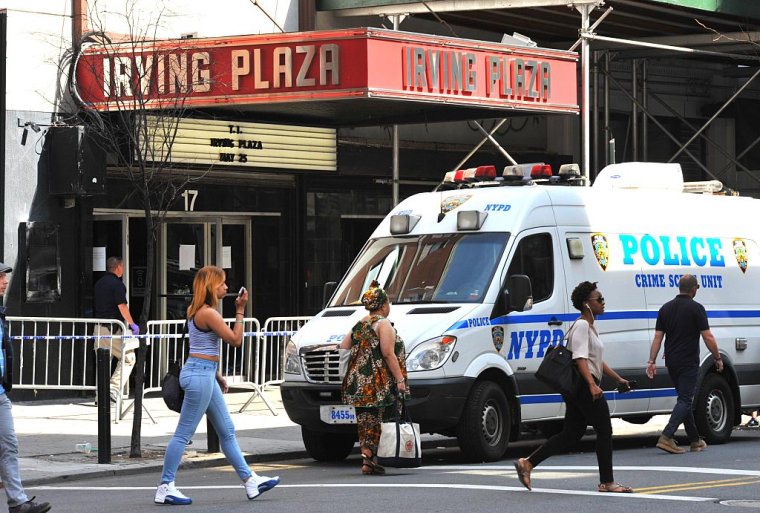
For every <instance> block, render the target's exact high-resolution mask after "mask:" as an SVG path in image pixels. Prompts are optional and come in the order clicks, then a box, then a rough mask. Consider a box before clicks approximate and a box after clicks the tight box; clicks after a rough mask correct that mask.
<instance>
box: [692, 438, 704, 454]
mask: <svg viewBox="0 0 760 513" xmlns="http://www.w3.org/2000/svg"><path fill="white" fill-rule="evenodd" d="M705 449H707V442H705V441H704V440H702V439H701V438H700V439H699V440H697V441H696V442H692V443H691V452H699V451H704V450H705Z"/></svg>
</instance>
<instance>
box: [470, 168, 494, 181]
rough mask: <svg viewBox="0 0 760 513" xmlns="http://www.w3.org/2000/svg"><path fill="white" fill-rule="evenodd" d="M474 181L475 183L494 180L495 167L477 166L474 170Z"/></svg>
mask: <svg viewBox="0 0 760 513" xmlns="http://www.w3.org/2000/svg"><path fill="white" fill-rule="evenodd" d="M475 180H477V181H486V180H496V167H495V166H478V167H477V168H476V169H475Z"/></svg>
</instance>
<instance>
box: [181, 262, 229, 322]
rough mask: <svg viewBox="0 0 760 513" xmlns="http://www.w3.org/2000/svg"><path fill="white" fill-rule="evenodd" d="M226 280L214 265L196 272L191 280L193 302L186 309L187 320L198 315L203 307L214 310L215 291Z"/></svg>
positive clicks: (217, 300) (215, 301)
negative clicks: (206, 306)
mask: <svg viewBox="0 0 760 513" xmlns="http://www.w3.org/2000/svg"><path fill="white" fill-rule="evenodd" d="M226 278H227V276H226V275H225V273H224V271H223V270H222V269H220V268H219V267H217V266H215V265H207V266H205V267H201V268H200V269H199V270H198V272H197V273H196V274H195V278H194V279H193V301H192V303H190V306H188V307H187V318H188V319H191V318H192V317H193V315H195V314H196V313H198V310H200V309H201V307H203V305H208V306H210V307H211V308H216V306H217V304H218V303H219V299H217V297H216V289H217V288H219V285H221V284H222V283H224V280H225V279H226Z"/></svg>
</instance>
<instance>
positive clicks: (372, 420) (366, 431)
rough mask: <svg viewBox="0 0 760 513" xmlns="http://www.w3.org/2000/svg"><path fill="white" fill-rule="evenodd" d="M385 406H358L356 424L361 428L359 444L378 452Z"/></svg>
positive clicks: (363, 447)
mask: <svg viewBox="0 0 760 513" xmlns="http://www.w3.org/2000/svg"><path fill="white" fill-rule="evenodd" d="M384 413H385V406H382V407H380V408H356V424H357V427H358V429H359V445H360V446H361V448H362V449H365V448H366V449H369V450H370V451H372V454H374V453H376V452H377V444H378V443H380V424H381V423H382V422H383V414H384Z"/></svg>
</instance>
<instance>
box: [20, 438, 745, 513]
mask: <svg viewBox="0 0 760 513" xmlns="http://www.w3.org/2000/svg"><path fill="white" fill-rule="evenodd" d="M759 438H760V431H741V432H738V433H736V436H735V437H734V438H733V439H732V441H731V442H730V443H728V444H725V445H722V446H714V447H712V446H711V447H708V449H707V450H706V451H705V452H702V453H687V454H684V455H669V454H666V453H663V452H661V451H659V450H657V449H655V448H653V445H654V442H655V440H656V434H655V433H652V434H636V435H626V436H622V437H620V436H619V437H616V439H615V448H616V450H615V467H616V470H615V472H616V476H615V477H616V479H617V480H618V481H620V482H623V483H626V484H628V485H630V486H633V487H634V488H635V489H636V493H633V494H628V495H622V494H600V493H598V492H597V491H596V484H597V483H598V474H597V467H596V459H595V455H594V450H593V447H594V445H593V437H587V439H586V440H584V442H582V443H581V444H580V445H579V446H578V447H576V448H574V450H573V452H571V453H570V454H565V455H558V456H555V457H553V458H550V459H549V460H547V461H546V462H545V464H544V465H541V466H540V467H538V468H537V469H536V470H535V471H534V472H533V483H534V490H533V491H532V492H529V491H527V490H525V489H524V488H523V487H522V486H521V485H520V484H519V483H518V481H517V479H516V476H515V472H514V469H513V468H512V461H513V460H514V459H515V458H517V457H519V456H523V455H525V454H527V453H529V452H530V451H531V450H532V449H533V448H535V446H536V444H537V443H538V442H537V441H535V440H534V441H531V442H527V443H526V442H521V443H518V444H516V446H515V447H514V448H512V449H510V450H509V453H508V454H507V456H506V458H505V459H504V460H503V461H501V462H497V463H489V464H472V463H469V462H466V461H463V460H462V458H461V456H460V454H459V451H458V450H457V449H456V448H441V449H436V448H433V449H428V450H426V451H425V458H424V465H423V467H421V468H419V469H404V470H402V469H389V472H388V475H386V476H363V475H361V473H360V465H359V464H360V460H359V458H358V457H357V455H352V456H351V457H350V458H349V459H347V460H346V461H343V462H339V463H317V462H315V461H313V460H309V459H297V460H283V461H276V462H272V463H263V464H254V465H253V468H254V470H256V471H257V472H259V473H261V474H264V475H269V476H272V475H279V476H280V477H281V478H282V484H281V485H280V486H278V487H277V488H275V489H274V490H272V491H269V492H267V493H265V494H263V495H261V496H260V497H259V498H257V499H256V500H254V501H248V500H247V499H246V497H245V492H244V491H243V488H242V486H241V485H240V484H239V483H240V482H239V480H238V479H237V476H236V475H235V473H234V472H233V471H232V469H231V468H230V467H228V466H225V467H216V468H189V469H183V470H180V471H179V473H178V475H177V485H178V486H179V487H180V489H181V490H182V491H183V492H184V493H185V494H187V495H188V496H190V497H191V498H193V500H194V503H193V504H192V505H190V506H183V507H182V508H181V510H182V511H186V512H188V513H189V512H220V513H221V512H229V513H234V512H244V511H245V512H247V511H252V510H253V511H266V512H267V513H270V512H271V513H278V512H296V511H300V512H355V511H362V512H385V511H399V510H400V511H412V512H415V513H416V512H462V511H473V512H475V511H477V512H491V511H493V512H513V511H514V512H517V511H530V512H552V513H556V512H557V511H558V510H565V511H581V512H585V511H605V512H621V513H629V512H631V511H649V510H654V509H655V508H656V509H657V510H658V511H668V513H671V512H688V513H701V512H715V511H721V510H725V511H727V512H730V511H732V510H733V508H731V507H729V506H728V505H726V504H727V502H726V501H739V502H741V503H742V505H744V506H748V505H751V504H755V506H754V507H758V506H757V504H756V503H757V501H756V499H758V493H757V492H758V484H759V483H760V462H759V461H758V458H757V450H756V447H757V444H758V441H759V440H758V439H759ZM156 477H157V475H156V474H155V473H152V474H133V475H124V476H113V477H108V478H98V479H88V480H83V481H80V482H74V483H60V484H52V483H51V484H48V485H41V486H36V487H31V488H30V489H29V490H28V492H29V493H33V494H36V495H37V496H38V497H39V498H40V499H42V500H46V501H51V502H53V503H54V504H55V509H54V511H56V512H81V511H93V512H99V511H104V512H105V511H108V512H120V511H124V512H127V511H129V512H147V511H151V512H155V511H157V508H160V506H156V505H154V504H153V503H152V500H153V494H154V492H155V486H156ZM753 501H755V502H753ZM105 504H107V506H105ZM163 507H168V506H163ZM745 510H746V509H745Z"/></svg>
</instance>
